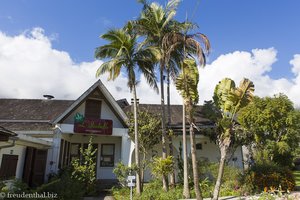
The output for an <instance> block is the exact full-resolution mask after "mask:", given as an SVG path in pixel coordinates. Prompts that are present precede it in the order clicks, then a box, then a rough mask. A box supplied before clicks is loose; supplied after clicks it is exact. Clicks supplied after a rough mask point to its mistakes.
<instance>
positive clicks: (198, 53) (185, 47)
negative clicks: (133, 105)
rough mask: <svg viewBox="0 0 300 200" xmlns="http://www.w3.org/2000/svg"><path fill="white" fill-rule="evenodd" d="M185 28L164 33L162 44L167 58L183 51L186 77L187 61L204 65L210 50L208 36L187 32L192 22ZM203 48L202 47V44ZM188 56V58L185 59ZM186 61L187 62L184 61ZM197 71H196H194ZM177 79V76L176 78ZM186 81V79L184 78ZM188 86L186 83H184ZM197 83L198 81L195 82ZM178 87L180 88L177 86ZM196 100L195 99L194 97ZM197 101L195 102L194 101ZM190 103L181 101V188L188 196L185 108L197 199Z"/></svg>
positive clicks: (198, 191)
mask: <svg viewBox="0 0 300 200" xmlns="http://www.w3.org/2000/svg"><path fill="white" fill-rule="evenodd" d="M185 26H186V30H185V31H184V33H182V32H170V33H168V34H166V35H165V37H164V40H163V45H164V47H165V49H168V50H167V51H166V52H167V53H166V57H167V59H169V58H170V57H171V54H172V52H174V51H178V50H180V51H182V52H183V58H184V61H183V62H182V69H181V76H182V78H183V79H184V78H187V79H188V77H186V76H185V72H184V67H188V66H189V65H194V64H193V62H191V60H190V61H188V60H189V59H191V58H194V57H196V58H197V60H198V62H199V64H200V65H201V66H205V64H206V54H208V53H209V51H210V42H209V40H208V38H207V37H206V36H205V35H204V34H202V33H197V34H187V32H188V29H190V28H193V26H194V25H193V24H192V23H185ZM201 45H203V46H204V48H202V46H201ZM187 58H189V59H187ZM185 62H187V63H185ZM195 72H198V71H195ZM177 79H178V78H177ZM184 81H188V80H184ZM176 83H178V80H176ZM185 84H186V86H185V87H188V86H187V84H188V83H185ZM197 84H198V82H197ZM177 89H180V88H177ZM195 100H196V99H195ZM196 103H197V102H196ZM190 104H191V105H188V104H187V102H185V101H184V103H183V134H182V142H183V154H184V155H183V163H184V190H183V196H184V197H185V198H189V197H190V192H189V188H188V172H187V168H188V167H187V145H186V124H185V117H186V115H185V113H186V108H187V110H188V112H187V113H188V119H189V124H190V140H191V154H192V165H193V177H194V184H195V190H196V196H197V199H202V197H201V192H200V189H199V187H198V185H199V184H198V183H199V180H198V178H197V177H198V169H197V160H196V158H197V156H196V150H195V139H194V138H195V137H194V129H193V124H194V122H193V115H192V113H193V111H192V102H191V101H190Z"/></svg>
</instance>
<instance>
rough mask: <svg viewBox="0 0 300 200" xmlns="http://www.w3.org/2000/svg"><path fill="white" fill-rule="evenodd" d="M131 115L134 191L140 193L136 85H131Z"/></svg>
mask: <svg viewBox="0 0 300 200" xmlns="http://www.w3.org/2000/svg"><path fill="white" fill-rule="evenodd" d="M132 89H133V90H132V91H133V116H134V143H135V164H136V166H137V171H136V193H137V195H140V194H141V192H142V191H141V177H140V174H141V171H140V154H139V138H138V137H139V135H138V121H137V118H138V116H137V95H136V87H135V85H133V88H132Z"/></svg>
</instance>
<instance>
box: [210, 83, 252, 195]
mask: <svg viewBox="0 0 300 200" xmlns="http://www.w3.org/2000/svg"><path fill="white" fill-rule="evenodd" d="M253 92H254V84H253V82H252V81H250V80H249V79H246V78H244V79H243V80H242V81H241V82H240V85H239V86H238V87H236V86H235V82H234V81H233V80H231V79H230V78H224V79H223V80H221V81H220V82H219V83H218V84H217V85H216V87H215V91H214V96H213V100H214V104H215V106H216V107H217V109H218V110H219V112H220V113H221V117H220V118H219V119H218V120H217V121H216V126H217V127H216V128H217V134H218V137H217V143H218V145H219V148H220V154H221V158H220V166H219V171H218V177H217V181H216V185H215V188H214V193H213V200H217V199H218V197H219V191H220V187H221V181H222V177H223V172H224V166H225V161H226V157H227V154H228V152H229V148H230V147H231V146H232V141H233V138H234V137H235V134H234V133H235V131H234V126H235V125H236V122H235V120H236V115H237V113H238V112H239V110H240V109H241V108H243V107H245V106H246V105H248V104H249V103H250V102H251V101H252V99H253V97H254V95H253Z"/></svg>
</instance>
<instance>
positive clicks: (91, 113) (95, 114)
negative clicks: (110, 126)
mask: <svg viewBox="0 0 300 200" xmlns="http://www.w3.org/2000/svg"><path fill="white" fill-rule="evenodd" d="M100 115H101V101H99V100H94V99H87V100H86V101H85V115H84V116H85V117H86V118H91V119H100Z"/></svg>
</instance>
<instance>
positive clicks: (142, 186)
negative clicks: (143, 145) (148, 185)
mask: <svg viewBox="0 0 300 200" xmlns="http://www.w3.org/2000/svg"><path fill="white" fill-rule="evenodd" d="M145 162H146V153H145V151H144V153H143V163H142V170H141V191H143V188H144V177H145Z"/></svg>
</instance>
